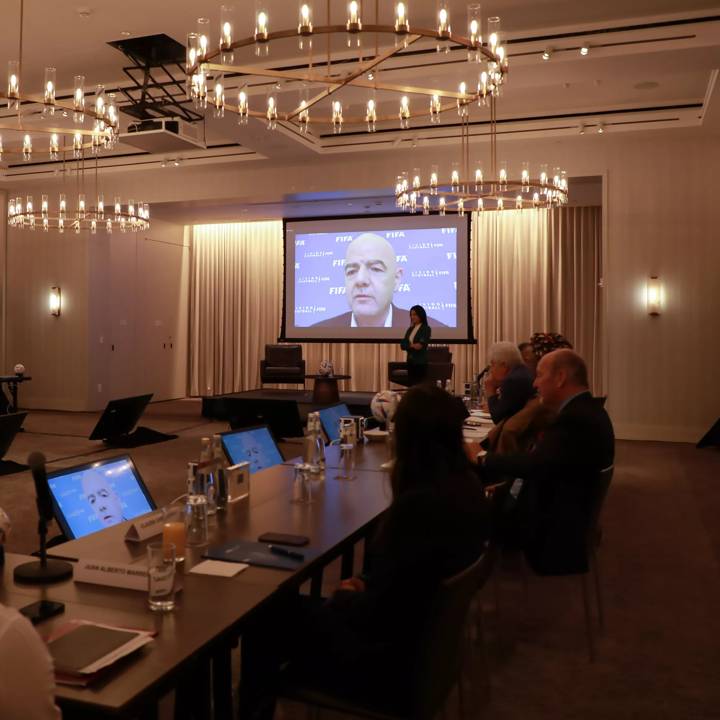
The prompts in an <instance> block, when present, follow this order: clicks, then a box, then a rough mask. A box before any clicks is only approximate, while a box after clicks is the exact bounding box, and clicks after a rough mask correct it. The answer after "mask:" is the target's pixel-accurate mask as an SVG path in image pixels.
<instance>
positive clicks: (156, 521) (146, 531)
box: [125, 510, 165, 542]
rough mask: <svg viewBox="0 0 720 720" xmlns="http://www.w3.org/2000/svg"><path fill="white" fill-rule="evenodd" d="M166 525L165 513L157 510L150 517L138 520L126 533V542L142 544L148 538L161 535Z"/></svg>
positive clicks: (145, 516) (146, 516)
mask: <svg viewBox="0 0 720 720" xmlns="http://www.w3.org/2000/svg"><path fill="white" fill-rule="evenodd" d="M164 524H165V513H164V512H163V511H162V510H156V511H155V512H153V513H150V514H149V515H143V516H142V517H141V518H138V519H137V520H136V521H135V522H134V523H133V524H132V525H131V526H130V527H129V528H128V531H127V532H126V533H125V540H127V541H128V542H142V541H143V540H147V539H148V538H151V537H154V536H155V535H159V534H160V533H161V532H162V529H163V525H164Z"/></svg>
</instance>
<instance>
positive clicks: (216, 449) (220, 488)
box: [212, 435, 228, 510]
mask: <svg viewBox="0 0 720 720" xmlns="http://www.w3.org/2000/svg"><path fill="white" fill-rule="evenodd" d="M212 452H213V476H214V479H215V501H216V502H217V509H218V510H224V509H225V508H226V507H227V502H228V483H227V474H226V472H225V470H226V469H227V460H226V458H225V453H224V452H223V449H222V438H221V437H220V435H213V440H212Z"/></svg>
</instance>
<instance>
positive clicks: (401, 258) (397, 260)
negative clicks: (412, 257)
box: [395, 255, 408, 262]
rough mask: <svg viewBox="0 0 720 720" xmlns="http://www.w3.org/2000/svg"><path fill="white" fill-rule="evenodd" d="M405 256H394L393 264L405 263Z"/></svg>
mask: <svg viewBox="0 0 720 720" xmlns="http://www.w3.org/2000/svg"><path fill="white" fill-rule="evenodd" d="M407 261H408V259H407V255H396V256H395V262H407Z"/></svg>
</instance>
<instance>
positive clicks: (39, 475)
mask: <svg viewBox="0 0 720 720" xmlns="http://www.w3.org/2000/svg"><path fill="white" fill-rule="evenodd" d="M27 463H28V465H29V466H30V470H31V472H32V477H33V481H34V482H35V503H36V505H37V511H38V535H40V559H39V560H34V561H33V562H28V563H23V564H22V565H18V566H17V567H16V568H15V572H14V573H13V575H14V577H15V581H16V582H19V583H23V582H24V583H30V584H33V585H44V584H45V583H53V582H58V581H60V580H66V579H67V578H70V577H72V574H73V568H72V565H71V564H70V563H69V562H65V561H64V560H48V559H47V548H46V545H45V538H46V536H47V523H48V522H49V521H50V520H52V519H53V515H54V513H53V506H52V498H51V497H50V487H49V486H48V479H47V471H46V469H45V456H44V455H43V454H42V453H41V452H32V453H30V455H28V459H27Z"/></svg>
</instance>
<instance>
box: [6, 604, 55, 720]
mask: <svg viewBox="0 0 720 720" xmlns="http://www.w3.org/2000/svg"><path fill="white" fill-rule="evenodd" d="M0 668H1V670H0V717H2V718H3V720H15V719H17V720H58V718H60V710H59V709H58V708H57V706H56V705H55V702H54V699H53V697H54V694H55V677H54V674H53V665H52V660H51V658H50V654H49V653H48V650H47V647H46V646H45V643H43V641H42V639H41V638H40V636H39V635H38V633H37V632H36V630H35V628H34V627H33V626H32V625H31V624H30V621H29V620H28V619H27V618H25V617H23V616H22V615H20V613H18V612H17V611H16V610H14V609H12V608H8V607H4V606H3V605H0Z"/></svg>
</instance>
